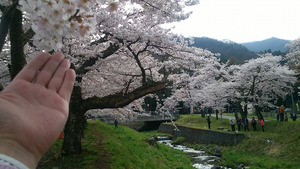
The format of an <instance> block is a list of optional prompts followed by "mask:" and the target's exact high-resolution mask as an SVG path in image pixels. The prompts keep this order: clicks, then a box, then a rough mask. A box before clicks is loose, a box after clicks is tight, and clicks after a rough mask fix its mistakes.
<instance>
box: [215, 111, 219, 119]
mask: <svg viewBox="0 0 300 169" xmlns="http://www.w3.org/2000/svg"><path fill="white" fill-rule="evenodd" d="M216 119H217V120H218V119H219V110H216Z"/></svg>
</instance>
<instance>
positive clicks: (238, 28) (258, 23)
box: [173, 0, 300, 43]
mask: <svg viewBox="0 0 300 169" xmlns="http://www.w3.org/2000/svg"><path fill="white" fill-rule="evenodd" d="M192 10H193V11H194V12H193V14H192V15H191V16H190V18H189V19H188V20H185V21H182V22H180V23H178V24H176V28H175V29H174V30H173V31H174V32H175V33H179V34H182V35H184V36H193V37H202V36H205V37H210V38H214V39H218V40H224V39H228V40H232V41H234V42H237V43H242V42H250V41H257V40H263V39H267V38H271V37H277V38H281V39H286V40H294V39H297V38H300V0H200V4H199V5H197V6H195V7H193V8H192Z"/></svg>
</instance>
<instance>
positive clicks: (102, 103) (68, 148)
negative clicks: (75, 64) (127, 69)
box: [62, 83, 166, 155]
mask: <svg viewBox="0 0 300 169" xmlns="http://www.w3.org/2000/svg"><path fill="white" fill-rule="evenodd" d="M165 88H166V86H165V84H164V83H156V84H150V85H146V86H142V87H140V88H137V89H135V90H134V91H132V92H130V93H127V94H126V95H124V94H120V93H116V94H113V95H109V96H105V97H103V98H99V97H96V96H94V97H91V98H88V99H85V100H83V99H82V94H81V88H80V87H79V86H74V89H73V93H72V96H71V102H70V109H69V118H68V121H67V123H66V126H65V129H64V142H63V146H62V154H63V155H70V154H79V153H81V151H82V146H81V138H82V137H83V132H84V129H85V126H86V118H85V116H84V114H85V113H86V112H87V111H88V110H90V109H105V108H120V107H124V106H126V105H128V104H129V103H131V102H132V101H134V100H136V99H138V98H140V97H142V96H145V95H147V94H149V93H154V92H157V91H160V90H163V89H165Z"/></svg>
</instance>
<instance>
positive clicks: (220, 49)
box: [192, 37, 258, 64]
mask: <svg viewBox="0 0 300 169" xmlns="http://www.w3.org/2000/svg"><path fill="white" fill-rule="evenodd" d="M194 41H195V42H194V44H193V45H192V46H195V47H200V48H203V49H207V50H209V51H211V52H213V53H220V54H221V56H220V58H221V61H222V62H226V61H227V60H230V61H231V62H232V63H233V64H239V63H242V62H243V61H245V60H248V59H251V58H257V57H258V55H257V54H256V53H254V52H252V51H250V50H248V49H247V48H246V47H245V46H243V45H241V44H238V43H234V42H231V41H229V42H222V41H218V40H216V39H211V38H207V37H201V38H198V37H195V38H194Z"/></svg>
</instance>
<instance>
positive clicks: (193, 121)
mask: <svg viewBox="0 0 300 169" xmlns="http://www.w3.org/2000/svg"><path fill="white" fill-rule="evenodd" d="M206 119H207V117H201V115H200V114H191V115H182V116H180V118H179V119H178V120H176V121H175V124H177V125H181V126H187V127H192V128H201V129H208V124H207V120H206ZM210 120H211V125H210V126H211V129H212V130H219V129H218V128H220V127H221V128H224V131H227V130H229V129H231V127H230V125H229V120H228V119H225V118H223V119H222V120H221V118H219V119H218V120H217V119H216V118H215V117H210Z"/></svg>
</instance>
